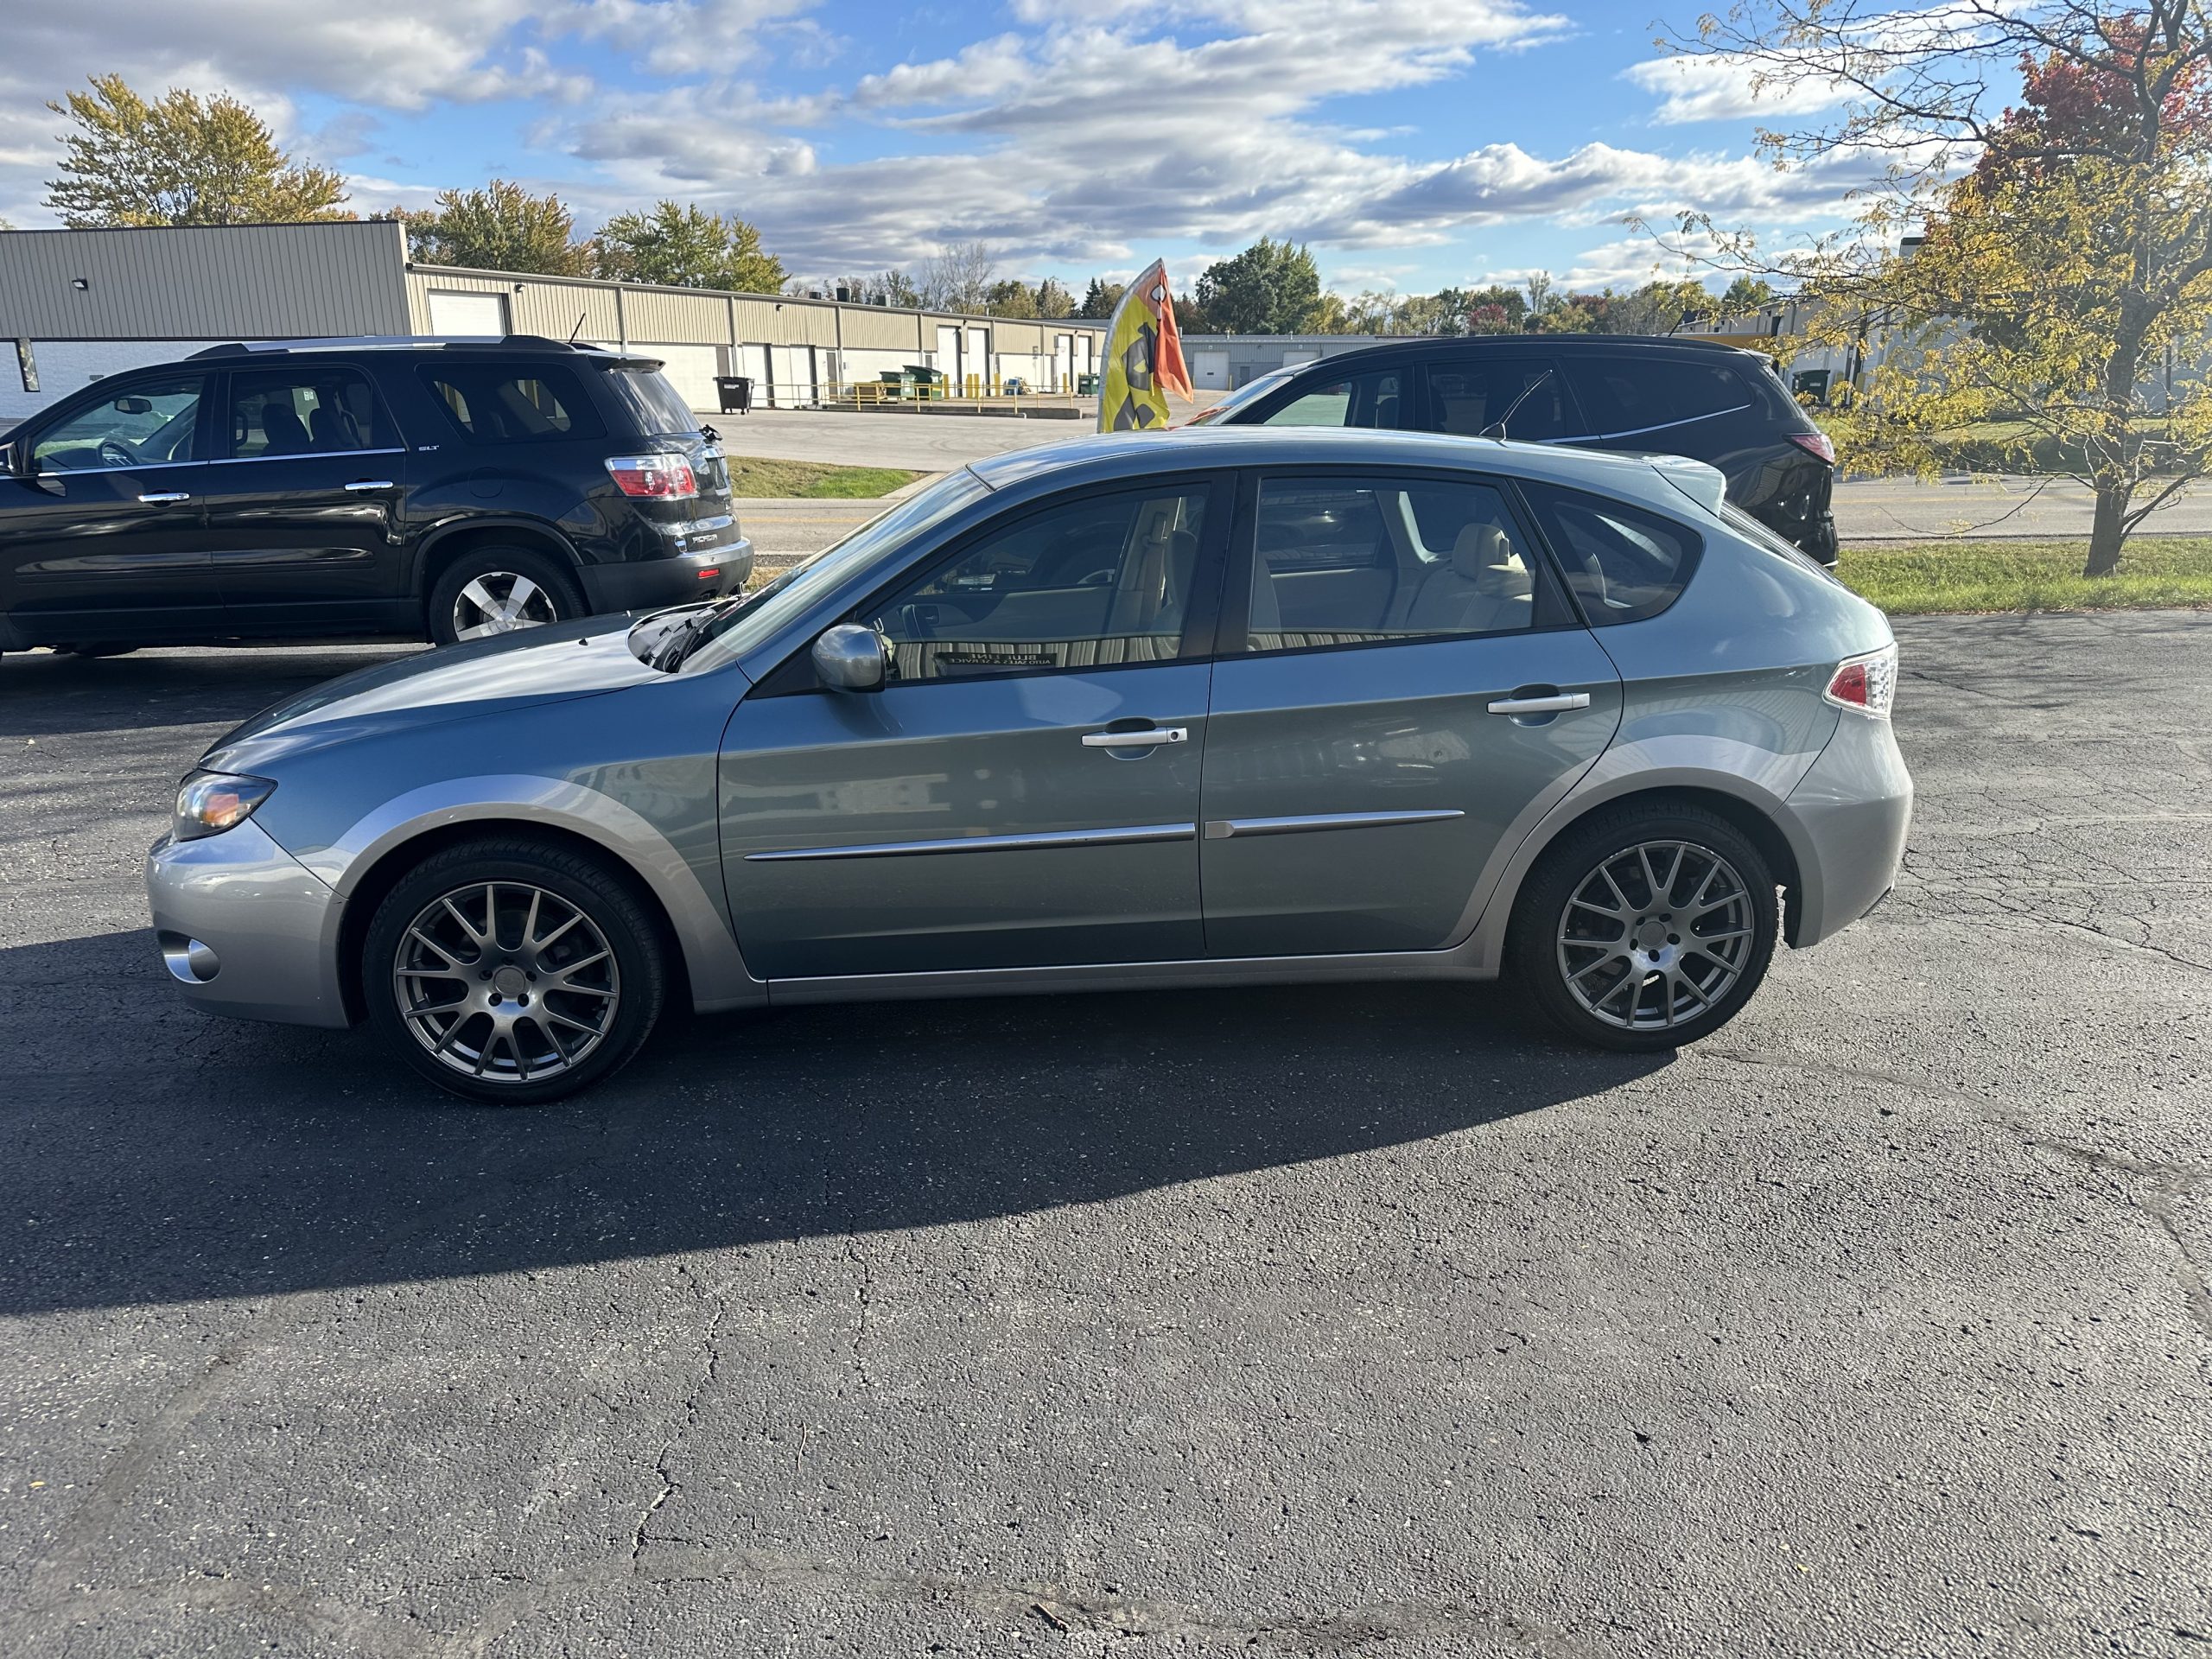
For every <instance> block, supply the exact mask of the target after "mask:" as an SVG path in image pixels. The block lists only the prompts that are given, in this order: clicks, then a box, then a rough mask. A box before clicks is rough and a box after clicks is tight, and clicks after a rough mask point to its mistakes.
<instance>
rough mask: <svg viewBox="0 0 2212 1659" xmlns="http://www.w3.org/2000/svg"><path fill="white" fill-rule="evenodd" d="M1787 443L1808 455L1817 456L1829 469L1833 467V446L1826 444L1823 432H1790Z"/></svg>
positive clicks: (1826, 439) (1826, 440)
mask: <svg viewBox="0 0 2212 1659" xmlns="http://www.w3.org/2000/svg"><path fill="white" fill-rule="evenodd" d="M1789 442H1792V443H1794V444H1796V446H1797V447H1798V448H1800V449H1802V450H1803V451H1804V452H1805V453H1806V454H1808V455H1818V456H1819V457H1820V458H1821V460H1822V461H1826V462H1827V464H1828V465H1829V466H1831V467H1833V466H1834V465H1835V445H1834V444H1833V443H1831V442H1828V435H1827V433H1825V432H1792V433H1791V434H1790V435H1789Z"/></svg>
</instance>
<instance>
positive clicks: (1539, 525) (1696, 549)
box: [1514, 478, 1706, 632]
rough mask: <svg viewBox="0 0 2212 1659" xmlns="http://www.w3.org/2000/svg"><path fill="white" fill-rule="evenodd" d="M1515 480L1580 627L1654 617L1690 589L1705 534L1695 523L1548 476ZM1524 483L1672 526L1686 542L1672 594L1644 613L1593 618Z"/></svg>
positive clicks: (1522, 504) (1538, 540) (1546, 558)
mask: <svg viewBox="0 0 2212 1659" xmlns="http://www.w3.org/2000/svg"><path fill="white" fill-rule="evenodd" d="M1514 482H1515V485H1516V490H1515V497H1516V502H1517V503H1518V505H1519V506H1520V508H1521V511H1522V515H1523V516H1524V517H1525V518H1527V519H1528V521H1529V524H1530V525H1531V526H1533V527H1534V529H1535V532H1536V544H1537V546H1538V547H1540V548H1541V549H1542V550H1543V554H1544V563H1546V564H1547V565H1548V566H1550V567H1551V569H1552V575H1553V578H1554V581H1556V582H1558V584H1559V586H1560V590H1561V591H1562V592H1563V593H1564V594H1566V595H1567V603H1568V605H1569V606H1571V607H1573V612H1574V614H1575V616H1576V617H1577V618H1579V619H1580V623H1581V626H1583V627H1585V628H1588V629H1591V630H1592V631H1593V632H1594V631H1595V630H1597V629H1599V628H1624V627H1627V626H1630V624H1631V623H1636V622H1650V621H1654V620H1657V619H1658V618H1660V617H1662V616H1664V615H1666V614H1667V613H1668V612H1669V611H1671V610H1673V609H1674V608H1675V606H1677V605H1679V604H1681V601H1682V595H1683V594H1686V593H1688V591H1689V587H1690V583H1691V582H1694V581H1695V580H1696V579H1697V573H1698V569H1699V568H1700V566H1701V565H1702V564H1703V563H1704V562H1705V540H1706V538H1705V536H1704V534H1703V533H1702V532H1701V531H1699V530H1698V528H1697V527H1696V526H1695V525H1694V524H1685V523H1684V522H1683V521H1682V520H1681V519H1680V518H1675V516H1674V515H1673V514H1672V513H1668V512H1660V511H1659V509H1658V508H1656V507H1651V506H1646V505H1644V504H1643V502H1641V501H1624V500H1623V499H1620V498H1619V497H1618V496H1612V495H1604V494H1600V493H1599V492H1598V491H1596V490H1586V489H1580V488H1578V487H1577V486H1574V485H1572V484H1560V483H1557V482H1554V480H1551V479H1548V478H1529V479H1516V480H1514ZM1523 485H1525V486H1533V487H1535V488H1536V489H1542V490H1556V491H1558V492H1559V493H1561V494H1564V495H1580V496H1586V497H1588V498H1589V499H1591V500H1592V501H1604V502H1608V503H1610V504H1611V505H1614V506H1617V507H1625V508H1627V509H1628V510H1629V511H1630V512H1640V513H1643V514H1646V515H1648V516H1649V517H1650V518H1656V519H1658V520H1659V521H1660V522H1661V523H1662V524H1666V525H1669V527H1671V528H1672V529H1673V530H1674V531H1675V532H1676V533H1677V534H1678V535H1680V536H1681V537H1684V538H1685V539H1686V540H1687V541H1688V543H1689V545H1688V549H1687V550H1685V551H1684V553H1683V555H1682V562H1681V567H1680V569H1681V577H1680V579H1679V580H1678V581H1677V582H1675V594H1674V597H1673V598H1671V599H1669V601H1667V602H1666V603H1665V604H1664V605H1662V606H1661V607H1659V608H1658V609H1657V610H1656V611H1653V612H1652V613H1650V614H1649V615H1647V616H1634V617H1606V618H1605V619H1604V620H1601V621H1592V620H1591V618H1590V613H1589V612H1588V611H1587V610H1586V609H1585V608H1584V607H1583V603H1582V596H1581V595H1580V594H1578V593H1576V592H1575V591H1574V584H1573V582H1569V581H1568V580H1567V562H1566V561H1565V560H1564V559H1562V558H1560V556H1559V551H1558V550H1557V549H1556V548H1554V546H1553V545H1552V542H1551V538H1550V537H1549V536H1548V535H1547V534H1546V533H1545V531H1544V520H1543V515H1542V513H1541V512H1539V511H1538V510H1537V507H1536V504H1535V502H1534V501H1531V500H1529V499H1527V497H1526V496H1524V495H1522V493H1521V491H1520V488H1519V487H1518V486H1523Z"/></svg>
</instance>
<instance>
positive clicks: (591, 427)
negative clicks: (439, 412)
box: [422, 363, 606, 443]
mask: <svg viewBox="0 0 2212 1659" xmlns="http://www.w3.org/2000/svg"><path fill="white" fill-rule="evenodd" d="M422 375H423V384H424V385H427V386H429V389H430V391H432V392H433V393H434V394H435V396H436V397H437V400H438V405H439V407H440V408H442V409H443V410H445V412H446V416H447V418H448V419H449V420H450V421H452V423H454V426H455V427H457V428H459V429H460V430H461V433H462V434H463V435H466V436H467V437H471V438H474V439H475V440H477V441H478V442H480V443H550V442H558V441H559V440H561V439H563V438H596V437H603V436H604V435H606V433H605V429H604V428H603V427H601V424H600V422H599V417H598V416H595V415H594V414H593V413H592V410H591V407H590V405H589V404H587V403H585V402H584V399H583V394H582V391H581V389H579V388H578V386H577V385H576V383H575V381H574V380H573V379H571V378H569V375H568V372H566V371H565V370H562V369H556V368H554V367H552V366H550V365H543V366H538V365H533V366H531V367H529V368H514V367H511V366H504V367H503V366H501V365H498V364H493V363H453V364H447V363H441V364H438V365H435V366H434V367H428V368H425V369H423V371H422Z"/></svg>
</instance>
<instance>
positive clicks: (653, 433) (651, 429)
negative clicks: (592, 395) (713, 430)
mask: <svg viewBox="0 0 2212 1659" xmlns="http://www.w3.org/2000/svg"><path fill="white" fill-rule="evenodd" d="M607 390H608V391H611V392H613V394H614V401H615V402H616V403H618V404H620V405H621V406H622V410H623V413H625V414H626V415H627V416H629V417H630V419H631V420H632V422H634V423H636V426H637V429H638V430H639V432H641V433H644V434H645V435H646V436H647V437H653V438H667V437H677V436H688V435H690V434H691V433H694V432H696V431H697V430H698V429H699V417H698V416H696V415H694V414H693V413H692V412H691V410H690V405H688V404H685V403H684V401H683V394H682V393H681V392H679V391H677V389H676V388H675V387H674V386H673V385H671V384H670V383H669V378H668V377H667V376H666V375H664V374H663V373H662V372H660V371H659V370H658V369H645V368H638V369H609V370H607Z"/></svg>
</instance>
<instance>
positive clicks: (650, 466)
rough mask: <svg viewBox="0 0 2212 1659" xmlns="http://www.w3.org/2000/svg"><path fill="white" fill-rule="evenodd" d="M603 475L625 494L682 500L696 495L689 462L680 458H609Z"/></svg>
mask: <svg viewBox="0 0 2212 1659" xmlns="http://www.w3.org/2000/svg"><path fill="white" fill-rule="evenodd" d="M607 476H608V477H609V478H611V479H613V480H614V482H615V486H616V487H617V488H619V489H620V491H621V492H622V493H623V494H625V495H635V496H642V497H644V498H645V499H649V500H654V501H683V500H686V499H690V497H692V496H695V495H696V494H698V493H699V480H697V479H696V478H695V477H694V476H692V473H691V463H690V461H688V460H687V459H685V458H684V457H683V456H682V455H675V454H660V455H609V456H608V457H607Z"/></svg>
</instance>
